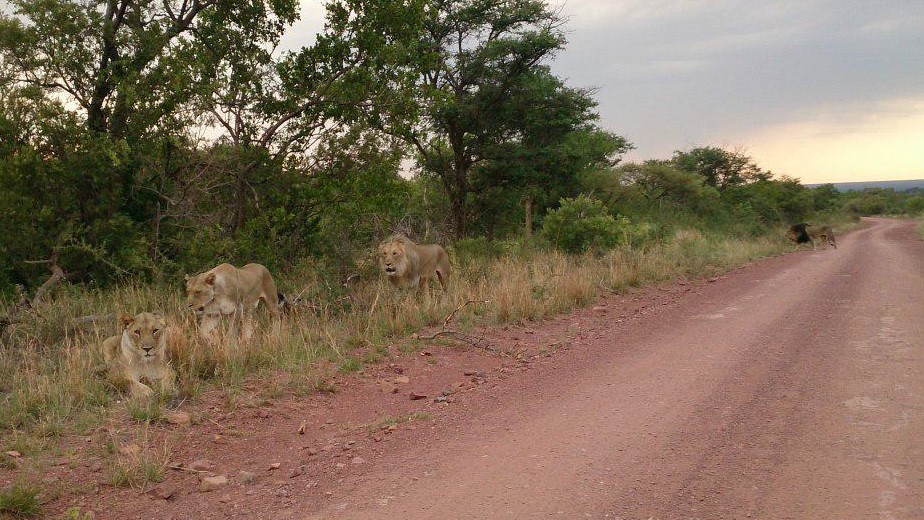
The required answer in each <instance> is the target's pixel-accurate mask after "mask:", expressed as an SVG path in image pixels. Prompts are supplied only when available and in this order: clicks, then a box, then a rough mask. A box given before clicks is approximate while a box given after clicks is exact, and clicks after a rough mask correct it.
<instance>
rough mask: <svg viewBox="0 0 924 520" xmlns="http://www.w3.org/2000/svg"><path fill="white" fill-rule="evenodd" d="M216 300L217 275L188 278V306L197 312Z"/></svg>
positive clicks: (207, 274)
mask: <svg viewBox="0 0 924 520" xmlns="http://www.w3.org/2000/svg"><path fill="white" fill-rule="evenodd" d="M214 299H215V273H202V274H197V275H193V276H187V277H186V306H187V307H189V308H190V309H192V310H194V311H196V312H203V311H205V306H206V305H208V304H209V303H212V301H213V300H214Z"/></svg>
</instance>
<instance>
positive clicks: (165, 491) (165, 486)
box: [145, 482, 176, 500]
mask: <svg viewBox="0 0 924 520" xmlns="http://www.w3.org/2000/svg"><path fill="white" fill-rule="evenodd" d="M145 493H147V495H148V496H150V497H151V498H159V499H161V500H170V499H171V498H173V497H174V496H176V487H174V485H173V484H171V483H169V482H161V483H160V484H158V485H156V486H154V487H152V488H151V489H149V490H147V491H145Z"/></svg>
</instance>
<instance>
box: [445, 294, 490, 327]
mask: <svg viewBox="0 0 924 520" xmlns="http://www.w3.org/2000/svg"><path fill="white" fill-rule="evenodd" d="M470 303H491V300H468V301H467V302H465V303H463V304H462V305H459V306H458V307H456V308H455V310H454V311H452V312H450V313H449V316H446V319H445V320H443V328H444V329H445V328H446V327H447V326H449V322H450V321H452V319H453V318H455V316H456V313H457V312H459V311H461V310H462V309H463V308H465V307H466V306H467V305H468V304H470Z"/></svg>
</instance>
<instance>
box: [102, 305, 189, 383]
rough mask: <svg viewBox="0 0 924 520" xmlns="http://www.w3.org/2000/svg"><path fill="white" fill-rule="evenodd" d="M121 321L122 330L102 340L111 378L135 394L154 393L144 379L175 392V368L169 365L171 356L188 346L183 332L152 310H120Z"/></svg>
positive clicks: (111, 380)
mask: <svg viewBox="0 0 924 520" xmlns="http://www.w3.org/2000/svg"><path fill="white" fill-rule="evenodd" d="M119 323H120V324H121V325H122V334H121V335H119V336H112V337H110V338H106V339H105V340H104V341H103V359H104V360H105V361H106V368H107V371H108V379H109V381H110V382H112V383H113V384H115V385H116V386H120V387H124V386H126V385H127V386H128V389H129V391H130V393H131V396H132V397H148V396H150V395H152V394H153V393H154V390H153V389H152V388H151V387H150V386H148V385H146V384H144V383H142V382H141V380H142V379H144V380H146V381H147V382H148V383H149V384H152V385H155V386H158V387H160V389H161V390H162V391H163V392H166V393H172V392H173V391H174V389H175V385H174V380H175V379H176V372H174V371H173V368H172V367H171V366H170V358H171V357H173V355H174V354H175V353H176V352H177V350H178V349H181V348H183V347H185V344H186V338H185V337H184V336H183V334H182V333H181V332H180V331H179V329H177V328H176V327H169V326H167V322H166V320H165V319H164V317H163V316H161V315H160V314H156V313H151V312H142V313H140V314H136V315H135V316H130V315H128V314H124V313H123V314H120V315H119Z"/></svg>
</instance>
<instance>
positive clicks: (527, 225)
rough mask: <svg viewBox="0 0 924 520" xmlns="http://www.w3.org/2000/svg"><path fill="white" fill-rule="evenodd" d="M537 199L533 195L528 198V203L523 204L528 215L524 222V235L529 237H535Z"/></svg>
mask: <svg viewBox="0 0 924 520" xmlns="http://www.w3.org/2000/svg"><path fill="white" fill-rule="evenodd" d="M534 203H535V199H534V198H533V196H532V195H527V196H526V201H525V202H524V203H523V209H524V211H525V213H526V222H524V226H523V227H524V229H523V231H524V233H525V234H526V236H527V237H531V236H533V204H534Z"/></svg>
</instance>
